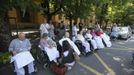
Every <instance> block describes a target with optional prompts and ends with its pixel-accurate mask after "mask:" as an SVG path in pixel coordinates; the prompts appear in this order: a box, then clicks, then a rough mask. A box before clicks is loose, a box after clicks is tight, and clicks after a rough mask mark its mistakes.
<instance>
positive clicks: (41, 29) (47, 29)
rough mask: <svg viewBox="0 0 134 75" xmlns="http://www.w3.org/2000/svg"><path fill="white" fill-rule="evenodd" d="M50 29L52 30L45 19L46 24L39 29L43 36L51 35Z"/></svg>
mask: <svg viewBox="0 0 134 75" xmlns="http://www.w3.org/2000/svg"><path fill="white" fill-rule="evenodd" d="M49 29H50V26H49V24H48V23H47V21H46V19H45V20H44V23H42V24H41V25H40V28H39V30H40V34H41V36H42V35H43V33H47V34H49Z"/></svg>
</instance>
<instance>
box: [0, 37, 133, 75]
mask: <svg viewBox="0 0 134 75" xmlns="http://www.w3.org/2000/svg"><path fill="white" fill-rule="evenodd" d="M112 44H113V46H112V47H111V48H104V49H102V50H98V51H96V52H94V53H93V54H90V55H89V56H87V57H85V56H81V59H80V61H77V62H76V64H75V66H74V67H73V68H72V70H69V71H68V72H67V73H66V75H134V62H132V53H134V38H133V37H131V38H129V39H128V40H117V41H113V42H112ZM37 67H38V71H37V73H35V75H53V74H52V72H51V71H50V70H49V69H45V68H43V66H42V65H40V64H38V66H37ZM0 75H13V70H12V69H11V67H9V68H2V69H0Z"/></svg>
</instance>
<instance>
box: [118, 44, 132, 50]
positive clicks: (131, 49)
mask: <svg viewBox="0 0 134 75" xmlns="http://www.w3.org/2000/svg"><path fill="white" fill-rule="evenodd" d="M117 46H120V47H124V48H126V49H130V50H134V48H129V47H126V46H122V45H117Z"/></svg>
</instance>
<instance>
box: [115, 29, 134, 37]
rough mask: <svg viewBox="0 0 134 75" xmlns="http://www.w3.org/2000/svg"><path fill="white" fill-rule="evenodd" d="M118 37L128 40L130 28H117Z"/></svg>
mask: <svg viewBox="0 0 134 75" xmlns="http://www.w3.org/2000/svg"><path fill="white" fill-rule="evenodd" d="M118 28H119V30H118V37H119V38H122V39H128V38H129V37H131V35H132V30H131V28H130V27H118Z"/></svg>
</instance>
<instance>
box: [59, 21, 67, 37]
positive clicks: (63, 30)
mask: <svg viewBox="0 0 134 75" xmlns="http://www.w3.org/2000/svg"><path fill="white" fill-rule="evenodd" d="M65 31H66V27H65V25H64V22H63V21H61V23H60V33H59V35H60V39H61V38H62V37H63V36H64V35H65Z"/></svg>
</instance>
